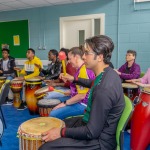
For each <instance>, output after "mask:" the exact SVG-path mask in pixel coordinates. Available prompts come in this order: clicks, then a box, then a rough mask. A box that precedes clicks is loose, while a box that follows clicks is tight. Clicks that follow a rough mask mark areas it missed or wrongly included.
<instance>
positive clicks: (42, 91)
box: [34, 86, 48, 100]
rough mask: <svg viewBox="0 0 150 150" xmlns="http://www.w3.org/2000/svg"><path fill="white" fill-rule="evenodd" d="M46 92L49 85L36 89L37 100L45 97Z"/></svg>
mask: <svg viewBox="0 0 150 150" xmlns="http://www.w3.org/2000/svg"><path fill="white" fill-rule="evenodd" d="M46 92H48V86H45V87H43V88H41V89H38V90H37V91H35V93H34V95H35V97H36V99H37V100H40V99H43V97H44V96H45V95H46Z"/></svg>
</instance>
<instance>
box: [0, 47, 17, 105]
mask: <svg viewBox="0 0 150 150" xmlns="http://www.w3.org/2000/svg"><path fill="white" fill-rule="evenodd" d="M15 67H16V64H15V59H14V58H13V57H11V56H10V55H9V49H7V48H3V49H2V59H1V60H0V76H2V77H6V81H10V80H12V79H13V78H14V77H15V70H14V68H15ZM12 99H13V93H12V91H11V89H10V90H9V93H8V97H7V99H6V103H9V104H12V101H13V100H12Z"/></svg>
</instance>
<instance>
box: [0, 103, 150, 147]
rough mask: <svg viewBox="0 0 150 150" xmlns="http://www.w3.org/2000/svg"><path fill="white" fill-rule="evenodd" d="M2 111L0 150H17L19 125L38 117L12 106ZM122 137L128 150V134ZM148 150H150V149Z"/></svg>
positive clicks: (5, 106) (4, 106)
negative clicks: (2, 131) (4, 126)
mask: <svg viewBox="0 0 150 150" xmlns="http://www.w3.org/2000/svg"><path fill="white" fill-rule="evenodd" d="M2 110H3V113H4V116H5V120H6V124H7V128H6V129H4V134H3V137H2V147H0V150H19V140H18V138H17V130H18V127H19V125H20V124H21V123H22V122H24V121H26V120H29V119H31V118H35V117H38V115H34V116H33V115H30V114H29V111H28V109H25V110H16V109H15V108H14V107H13V106H12V105H3V106H2ZM124 135H125V136H124V138H125V141H124V150H130V147H129V145H130V134H129V133H127V132H125V134H124ZM148 150H150V147H149V148H148Z"/></svg>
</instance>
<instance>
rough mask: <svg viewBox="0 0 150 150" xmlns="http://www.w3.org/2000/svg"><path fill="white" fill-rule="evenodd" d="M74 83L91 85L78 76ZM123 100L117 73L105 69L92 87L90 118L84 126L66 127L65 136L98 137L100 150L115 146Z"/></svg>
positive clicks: (90, 81) (83, 138)
mask: <svg viewBox="0 0 150 150" xmlns="http://www.w3.org/2000/svg"><path fill="white" fill-rule="evenodd" d="M75 82H76V83H78V84H80V85H82V86H86V87H91V84H92V80H88V79H81V78H79V79H78V80H77V81H75ZM124 106H125V102H124V96H123V90H122V85H121V81H120V78H119V76H118V75H117V73H116V72H115V71H114V70H113V69H112V68H110V67H108V68H106V69H105V72H104V74H103V77H102V80H101V82H100V84H98V85H97V86H95V87H94V90H93V94H92V108H91V112H90V118H89V121H88V123H87V124H86V125H85V126H81V127H76V128H66V132H65V137H66V138H73V139H78V140H93V139H98V141H99V144H100V147H101V149H102V150H113V149H115V147H116V129H117V125H118V121H119V119H120V116H121V114H122V111H123V109H124Z"/></svg>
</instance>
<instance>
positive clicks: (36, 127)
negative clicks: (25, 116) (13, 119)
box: [18, 117, 64, 150]
mask: <svg viewBox="0 0 150 150" xmlns="http://www.w3.org/2000/svg"><path fill="white" fill-rule="evenodd" d="M62 127H64V122H63V121H61V120H60V119H57V118H53V117H39V118H34V119H30V120H28V121H26V122H24V123H22V124H21V125H20V127H19V128H18V137H19V150H38V149H39V147H40V146H41V145H42V144H44V142H43V141H42V139H41V134H42V133H44V132H46V131H48V130H50V129H52V128H62Z"/></svg>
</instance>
